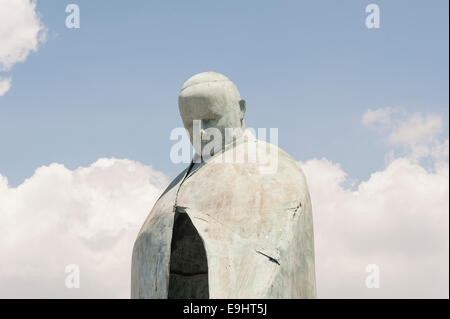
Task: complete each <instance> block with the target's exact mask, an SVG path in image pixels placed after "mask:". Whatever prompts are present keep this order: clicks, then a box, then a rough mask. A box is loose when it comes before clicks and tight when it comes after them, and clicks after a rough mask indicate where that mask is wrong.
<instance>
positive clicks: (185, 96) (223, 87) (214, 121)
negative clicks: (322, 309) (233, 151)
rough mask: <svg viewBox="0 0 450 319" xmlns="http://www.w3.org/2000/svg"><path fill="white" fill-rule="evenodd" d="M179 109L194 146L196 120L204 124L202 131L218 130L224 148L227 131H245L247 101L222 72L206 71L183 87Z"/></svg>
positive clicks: (179, 99) (189, 80) (195, 76)
mask: <svg viewBox="0 0 450 319" xmlns="http://www.w3.org/2000/svg"><path fill="white" fill-rule="evenodd" d="M178 107H179V110H180V115H181V118H182V120H183V125H184V127H185V128H186V130H187V131H188V133H189V138H190V140H191V143H192V144H193V145H194V143H193V134H194V132H193V131H194V120H200V121H201V131H202V132H205V130H207V129H208V128H216V129H218V130H219V131H220V133H221V134H222V139H223V144H222V145H224V144H225V135H226V133H225V130H226V129H227V128H231V129H242V130H241V131H243V129H245V123H244V114H245V101H244V100H243V99H241V97H240V94H239V91H238V89H237V87H236V85H234V83H233V82H231V81H230V79H228V78H227V77H226V76H225V75H223V74H220V73H216V72H204V73H199V74H196V75H194V76H192V77H191V78H189V79H188V80H187V81H186V82H185V83H184V84H183V86H182V88H181V91H180V94H179V97H178ZM236 131H239V130H236ZM202 144H203V143H202ZM194 147H195V145H194ZM196 151H198V150H196Z"/></svg>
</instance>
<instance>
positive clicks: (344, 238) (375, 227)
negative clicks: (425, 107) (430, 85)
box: [301, 115, 449, 298]
mask: <svg viewBox="0 0 450 319" xmlns="http://www.w3.org/2000/svg"><path fill="white" fill-rule="evenodd" d="M440 129H441V119H440V118H437V117H434V116H428V117H423V116H419V115H413V116H411V117H409V118H407V119H406V120H400V121H398V122H396V123H394V128H393V129H392V132H391V133H390V136H389V140H390V141H391V142H392V143H396V144H397V143H399V144H402V145H408V146H410V148H409V152H410V153H407V154H405V155H404V156H403V157H395V156H394V155H393V154H392V153H390V156H391V162H390V164H389V165H388V166H387V167H386V168H385V169H384V170H382V171H378V172H375V173H373V174H372V175H371V176H370V178H369V179H368V180H367V181H364V182H362V183H360V184H359V185H357V187H356V188H355V189H350V188H348V187H346V186H345V185H346V183H347V182H348V179H347V174H346V173H345V172H344V171H343V170H342V169H341V168H340V166H339V165H338V164H333V163H332V162H330V161H329V160H327V159H313V160H310V161H307V162H305V163H303V164H302V165H301V166H302V168H303V170H304V171H305V174H306V176H307V180H308V183H309V187H310V192H311V197H312V203H313V215H314V226H315V240H316V241H315V244H316V267H317V268H316V271H317V283H318V296H319V297H322V298H327V297H328V298H339V297H344V298H346V297H349V298H366V297H367V298H377V297H383V298H409V297H411V298H418V297H424V298H429V297H439V298H448V289H449V286H448V283H449V276H448V271H449V270H448V267H449V263H448V257H449V255H448V250H449V228H448V223H449V163H448V152H449V150H448V148H449V145H448V138H447V140H446V141H445V142H443V143H442V142H439V140H438V137H437V134H438V133H439V132H440ZM417 145H422V146H424V147H426V148H427V150H428V151H427V152H426V153H421V154H420V156H423V155H429V156H430V158H431V160H432V167H429V168H428V169H427V168H425V167H424V166H422V165H420V162H419V161H417V158H418V157H417V155H418V154H413V153H414V152H416V148H415V147H416V146H417ZM413 146H414V147H413ZM420 156H419V157H420ZM369 264H376V265H378V266H379V267H380V272H381V274H380V275H381V276H380V279H381V285H380V288H379V289H368V288H366V286H365V279H366V277H367V276H368V275H369V274H368V273H366V272H365V271H366V266H367V265H369Z"/></svg>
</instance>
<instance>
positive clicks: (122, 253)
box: [0, 159, 168, 298]
mask: <svg viewBox="0 0 450 319" xmlns="http://www.w3.org/2000/svg"><path fill="white" fill-rule="evenodd" d="M167 183H168V181H167V179H166V177H165V176H164V175H163V174H161V173H159V172H156V171H155V170H153V169H152V168H151V167H150V166H146V165H143V164H140V163H137V162H134V161H130V160H119V159H99V160H98V161H96V162H95V163H93V164H92V165H91V166H89V167H83V168H78V169H76V170H69V169H67V168H66V167H64V166H63V165H60V164H51V165H50V166H43V167H40V168H38V169H37V170H36V171H35V173H34V175H33V176H32V177H31V178H29V179H27V180H26V181H25V182H24V183H23V184H21V185H20V186H18V187H16V188H14V187H10V186H8V184H7V179H6V177H4V176H2V175H0V251H1V253H2V260H4V261H5V262H3V263H2V264H1V265H0V298H2V297H3V298H5V297H18V298H27V297H43V298H46V297H56V298H66V297H68V298H75V297H84V298H91V297H93V298H107V297H112V298H116V297H123V298H129V291H130V290H129V289H130V288H129V286H130V264H131V252H132V247H133V243H134V240H135V238H136V235H137V233H138V231H139V228H140V227H141V225H142V224H143V222H144V220H145V217H146V216H147V214H148V212H149V210H150V209H151V207H152V206H153V204H154V202H155V201H156V199H157V197H158V196H159V195H160V194H161V192H162V190H163V188H164V187H165V186H166V185H167ZM68 264H78V265H79V267H80V271H81V287H80V288H79V289H67V288H66V287H65V278H66V275H67V274H66V273H65V267H66V265H68Z"/></svg>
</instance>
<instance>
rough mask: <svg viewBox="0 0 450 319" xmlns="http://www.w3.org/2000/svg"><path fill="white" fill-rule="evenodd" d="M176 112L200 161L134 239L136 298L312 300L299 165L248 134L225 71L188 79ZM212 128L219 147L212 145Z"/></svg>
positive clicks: (242, 105)
mask: <svg viewBox="0 0 450 319" xmlns="http://www.w3.org/2000/svg"><path fill="white" fill-rule="evenodd" d="M179 110H180V114H181V118H182V120H183V124H184V127H185V128H186V130H187V131H188V132H189V137H190V139H191V142H192V144H193V146H194V149H195V151H196V155H195V156H194V158H193V161H192V163H191V164H190V165H189V167H188V168H186V169H185V170H184V171H183V172H182V173H181V174H180V175H178V176H177V177H176V178H175V179H174V180H173V181H172V182H171V184H170V185H169V186H168V188H167V189H166V190H165V191H164V193H163V194H162V195H161V197H160V198H159V199H158V201H157V202H156V203H155V205H154V207H153V209H152V210H151V212H150V214H149V215H148V217H147V219H146V221H145V222H144V224H143V226H142V228H141V230H140V232H139V234H138V237H137V239H136V242H135V244H134V248H133V257H132V270H131V297H132V298H193V299H197V298H198V299H200V298H315V297H316V284H315V270H314V238H313V222H312V211H311V201H310V197H309V191H308V187H307V184H306V180H305V177H304V174H303V172H302V171H301V169H300V168H299V166H298V164H297V162H296V161H295V160H294V159H292V158H291V157H290V156H289V155H288V154H287V153H286V152H284V151H282V150H281V149H279V148H278V147H276V146H275V145H272V144H270V143H266V142H264V141H261V140H258V139H256V138H255V137H254V135H253V134H252V133H251V131H250V130H249V129H247V128H246V126H245V122H244V114H245V110H246V102H245V101H244V100H243V99H241V97H240V94H239V91H238V89H237V88H236V86H235V85H234V84H233V82H231V81H230V80H229V79H228V78H227V77H226V76H224V75H222V74H219V73H215V72H205V73H200V74H197V75H195V76H193V77H191V78H190V79H188V80H187V81H186V82H185V83H184V85H183V87H182V88H181V91H180V94H179ZM199 121H201V122H200V125H197V127H196V125H195V122H199ZM227 129H232V130H233V132H234V133H233V134H234V135H233V136H232V137H233V138H232V141H231V143H230V140H229V139H227V138H226V136H230V134H228V135H227V133H229V132H227ZM196 130H197V132H199V134H200V138H197V140H196ZM211 130H215V132H219V133H220V134H221V137H222V139H221V140H220V139H219V138H217V139H216V142H218V141H217V140H219V142H220V143H219V144H220V145H221V147H220V149H217V148H216V147H214V148H213V149H212V148H211V145H208V143H206V142H208V141H210V140H211V137H212V135H213V134H211ZM208 132H209V133H208ZM206 135H209V139H208V138H205V137H206ZM206 148H208V150H206ZM205 150H206V152H205ZM267 153H270V156H267ZM205 154H206V155H207V156H205ZM264 154H266V155H264ZM241 155H242V156H243V157H244V159H245V160H244V161H242V158H238V157H239V156H241ZM263 155H264V156H263ZM205 157H207V159H205ZM264 157H265V158H264ZM267 157H268V158H269V161H271V160H272V159H275V162H276V166H275V169H274V170H272V171H264V168H267V163H268V159H267ZM224 158H228V159H231V160H228V161H227V160H224ZM263 159H264V160H263Z"/></svg>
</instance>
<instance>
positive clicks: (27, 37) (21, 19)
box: [0, 0, 46, 96]
mask: <svg viewBox="0 0 450 319" xmlns="http://www.w3.org/2000/svg"><path fill="white" fill-rule="evenodd" d="M45 37H46V28H45V27H44V25H43V24H42V22H41V20H40V17H39V15H38V14H37V12H36V1H34V0H33V1H31V0H1V1H0V44H1V45H0V72H4V71H9V70H10V69H11V68H12V67H13V66H14V64H16V63H18V62H24V61H25V60H26V58H27V57H28V55H29V54H30V53H31V52H36V51H37V49H38V46H39V44H40V43H42V42H44V41H45ZM8 83H9V84H8V85H6V84H5V83H3V85H4V86H3V93H2V94H0V96H1V95H3V94H5V93H6V91H7V90H6V88H9V87H10V81H9V82H8ZM0 92H1V88H0Z"/></svg>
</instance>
